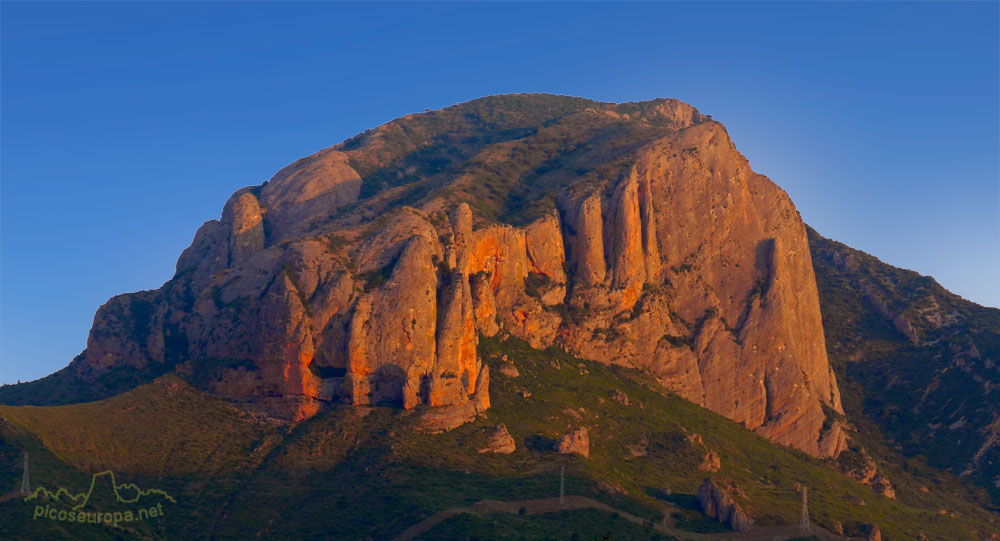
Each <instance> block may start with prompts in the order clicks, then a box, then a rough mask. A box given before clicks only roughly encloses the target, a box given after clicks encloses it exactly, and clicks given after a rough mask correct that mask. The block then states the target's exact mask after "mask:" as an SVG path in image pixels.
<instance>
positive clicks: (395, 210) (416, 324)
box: [60, 95, 844, 456]
mask: <svg viewBox="0 0 1000 541" xmlns="http://www.w3.org/2000/svg"><path fill="white" fill-rule="evenodd" d="M480 333H481V334H483V335H485V336H487V337H489V336H494V335H497V334H498V333H499V334H502V335H505V336H506V335H508V334H509V335H512V336H516V337H519V338H522V339H525V340H527V341H528V342H529V343H530V344H532V345H533V346H536V347H546V346H550V345H555V346H558V347H560V348H562V349H564V350H566V351H569V352H572V353H574V354H577V355H579V356H580V357H583V358H587V359H592V360H596V361H600V362H605V363H614V364H620V365H623V366H630V367H635V368H639V369H641V370H643V371H645V372H647V373H649V374H651V375H653V376H654V377H656V378H657V379H658V380H659V381H660V382H661V383H662V384H663V385H664V386H665V387H666V388H667V389H670V390H673V391H675V392H677V393H678V394H680V395H681V396H684V397H685V398H687V399H689V400H691V401H693V402H695V403H696V404H699V405H703V406H705V407H707V408H709V409H711V410H713V411H716V412H719V413H721V414H723V415H725V416H727V417H729V418H730V419H733V420H735V421H737V422H740V423H743V424H744V426H746V427H747V428H749V429H752V430H756V431H757V432H758V433H760V434H762V435H764V436H766V437H768V438H770V439H772V440H774V441H777V442H780V443H783V444H787V445H792V446H795V447H797V448H799V449H802V450H804V451H806V452H808V453H810V454H813V455H815V456H831V455H834V454H836V453H837V452H838V450H841V449H843V448H844V436H843V434H842V432H841V424H840V420H839V418H840V417H841V414H842V407H841V403H840V395H839V391H838V388H837V383H836V379H835V377H834V375H833V373H832V371H831V369H830V366H829V363H828V361H827V354H826V347H825V343H824V339H823V328H822V321H821V315H820V308H819V301H818V295H817V291H816V286H815V279H814V277H813V270H812V261H811V260H810V257H809V247H808V242H807V239H806V231H805V226H804V225H803V223H802V221H801V219H800V218H799V215H798V213H797V212H796V210H795V207H794V205H793V204H792V202H791V200H790V199H789V198H788V196H787V195H786V194H785V193H784V192H783V191H782V190H781V189H779V188H778V187H777V186H775V185H774V184H773V183H772V182H771V181H769V180H768V179H767V178H765V177H763V176H761V175H758V174H756V173H754V172H753V171H752V170H751V169H750V166H749V164H748V163H747V161H746V159H745V158H744V157H743V156H742V155H741V154H740V153H739V152H738V151H737V150H736V148H735V146H734V145H733V143H732V141H731V140H730V138H729V136H728V134H727V132H726V130H725V128H724V127H723V126H722V125H721V124H720V123H718V122H715V121H713V120H711V118H710V117H708V116H705V115H702V114H701V113H699V112H698V111H697V110H696V109H694V108H693V107H691V106H689V105H687V104H684V103H681V102H679V101H677V100H668V99H659V100H654V101H650V102H641V103H626V104H609V103H600V102H594V101H590V100H584V99H579V98H567V97H560V96H548V95H507V96H494V97H489V98H483V99H479V100H474V101H471V102H468V103H464V104H460V105H456V106H453V107H448V108H446V109H443V110H440V111H429V112H426V113H422V114H414V115H407V116H405V117H403V118H400V119H397V120H394V121H392V122H389V123H387V124H385V125H382V126H380V127H378V128H376V129H374V130H370V131H368V132H365V133H364V134H361V135H359V136H357V137H354V138H352V139H350V140H348V141H345V142H343V143H341V144H339V145H336V146H334V147H331V148H328V149H326V150H322V151H320V152H317V153H316V154H313V155H312V156H309V157H306V158H303V159H301V160H298V161H296V162H295V163H293V164H291V165H289V166H288V167H286V168H284V169H282V170H281V171H279V172H278V173H277V174H276V175H275V176H274V177H273V178H272V179H271V180H270V181H268V182H265V183H264V184H262V185H260V186H253V187H248V188H244V189H241V190H239V191H237V192H236V193H235V194H233V196H232V197H231V198H230V199H229V201H227V202H226V204H225V207H224V209H223V211H222V217H221V219H220V220H212V221H210V222H207V223H206V224H205V225H203V226H202V227H201V228H200V229H199V230H198V232H197V234H196V235H195V238H194V241H193V243H192V245H191V246H190V247H189V248H188V249H186V250H185V251H184V253H183V254H181V256H180V258H179V260H178V263H177V272H176V274H175V276H174V277H173V278H172V279H171V280H170V281H169V282H167V283H166V284H164V286H163V287H161V288H160V289H158V290H155V291H143V292H138V293H132V294H126V295H119V296H117V297H114V298H113V299H111V300H110V301H108V302H107V303H106V304H105V305H104V306H102V307H101V308H100V310H98V312H97V315H96V316H95V318H94V325H93V328H92V329H91V332H90V336H89V338H88V341H87V348H86V350H85V351H84V352H83V353H82V354H81V356H80V357H79V358H78V359H76V360H75V361H74V362H73V364H72V366H71V367H70V368H71V370H70V371H69V373H68V374H63V375H61V376H60V377H61V378H63V379H68V380H69V382H68V383H66V384H67V385H70V384H73V383H82V385H78V386H83V387H88V386H91V385H93V386H96V387H106V388H108V389H110V390H112V391H117V390H121V388H123V387H124V388H127V387H128V386H129V385H124V386H122V385H118V386H116V385H115V384H111V383H108V381H109V380H110V381H112V382H116V381H118V380H119V379H121V378H122V377H123V375H124V377H125V379H126V380H128V381H127V383H129V384H134V383H140V382H141V381H143V378H138V380H136V378H135V376H134V375H135V374H137V373H139V374H142V373H145V374H148V377H147V378H146V380H148V379H150V378H151V377H155V376H158V375H160V374H163V373H166V372H170V371H176V372H177V373H180V374H184V375H186V376H188V377H191V378H194V380H197V381H199V382H200V383H201V384H202V386H203V388H206V389H210V390H212V391H213V392H216V393H218V394H221V395H224V396H228V397H233V398H238V399H241V400H244V401H246V402H248V403H253V404H257V405H259V406H260V407H261V408H262V409H263V410H264V411H266V412H267V413H268V414H270V415H276V416H281V417H285V418H291V419H298V420H301V419H305V418H308V417H310V416H312V415H315V414H316V413H317V412H318V411H319V410H320V409H321V407H323V405H324V404H329V403H332V402H337V401H345V402H348V403H351V404H356V405H357V404H369V403H371V404H375V403H380V402H391V403H394V404H397V405H399V406H401V407H403V408H405V409H411V408H413V407H415V406H417V405H420V404H428V405H431V406H435V407H441V408H443V409H442V411H441V412H440V413H439V414H438V415H439V416H440V417H441V419H440V422H442V423H444V424H446V425H449V426H451V425H454V424H455V423H458V422H462V421H467V420H470V419H471V418H473V417H474V416H475V415H476V413H477V412H481V411H483V410H485V409H486V408H488V407H489V398H488V397H489V394H488V381H489V373H488V369H487V368H486V367H485V366H484V365H483V364H482V360H481V359H480V358H479V357H478V356H477V354H476V343H477V340H478V335H479V334H480ZM129 378H132V379H129Z"/></svg>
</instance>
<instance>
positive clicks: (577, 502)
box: [396, 496, 858, 541]
mask: <svg viewBox="0 0 1000 541" xmlns="http://www.w3.org/2000/svg"><path fill="white" fill-rule="evenodd" d="M521 507H524V508H525V510H526V511H527V514H529V515H537V514H541V513H554V512H557V511H563V510H569V511H571V510H574V509H601V510H603V511H608V512H611V513H618V515H619V516H620V517H621V518H623V519H625V520H627V521H629V522H632V523H635V524H640V525H643V524H645V523H646V519H643V518H640V517H637V516H635V515H632V514H629V513H626V512H625V511H621V510H619V509H615V508H614V507H611V506H609V505H607V504H604V503H601V502H599V501H597V500H594V499H591V498H587V497H585V496H566V503H565V505H563V504H560V503H559V498H544V499H539V500H519V501H515V502H504V501H499V500H481V501H478V502H476V503H474V504H472V505H470V506H467V507H452V508H451V509H445V510H444V511H439V512H437V513H434V514H433V515H431V516H429V517H427V518H425V519H424V520H421V521H420V522H418V523H416V524H414V525H413V526H410V527H409V528H407V529H406V530H405V531H404V532H403V533H401V534H399V535H398V536H397V537H396V541H410V540H411V539H415V538H416V537H417V536H419V535H421V534H423V533H426V532H428V531H430V530H431V528H433V527H434V526H437V525H438V524H440V523H442V522H444V521H445V520H448V519H449V518H451V517H453V516H456V515H460V514H462V513H471V514H474V515H489V514H492V513H511V514H517V512H518V510H519V509H520V508H521ZM666 516H669V513H668V514H667V515H665V517H664V518H666ZM653 528H655V529H656V531H658V532H660V533H663V534H667V535H671V536H674V537H676V538H677V539H683V540H688V541H707V540H711V539H719V540H746V541H772V540H773V541H783V540H786V539H793V538H796V537H806V536H809V535H813V536H816V537H818V538H819V539H823V540H830V541H834V540H836V541H846V540H850V539H858V538H849V537H842V536H839V535H834V534H832V533H829V532H827V531H826V530H823V529H821V528H819V527H816V526H814V527H813V529H812V531H811V532H809V533H804V532H802V531H801V530H800V529H799V528H798V526H775V527H762V528H755V529H754V530H753V531H750V532H746V533H738V532H730V533H718V534H699V533H692V532H684V531H679V530H675V529H674V528H672V527H670V526H669V525H668V524H666V523H665V521H660V522H655V523H653Z"/></svg>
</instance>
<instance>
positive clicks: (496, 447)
mask: <svg viewBox="0 0 1000 541" xmlns="http://www.w3.org/2000/svg"><path fill="white" fill-rule="evenodd" d="M516 450H517V444H516V443H515V442H514V438H513V437H512V436H511V435H510V432H508V431H507V426H506V425H504V424H503V423H501V424H499V425H497V427H496V429H495V430H494V431H493V433H492V434H491V435H490V441H489V443H488V444H487V445H486V447H484V448H483V449H480V450H479V452H480V453H500V454H504V455H509V454H511V453H513V452H514V451H516Z"/></svg>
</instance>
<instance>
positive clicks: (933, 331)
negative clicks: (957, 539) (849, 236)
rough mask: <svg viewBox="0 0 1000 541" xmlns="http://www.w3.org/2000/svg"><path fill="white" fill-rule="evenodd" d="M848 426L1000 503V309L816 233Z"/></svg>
mask: <svg viewBox="0 0 1000 541" xmlns="http://www.w3.org/2000/svg"><path fill="white" fill-rule="evenodd" d="M809 245H810V247H811V249H812V254H813V265H814V267H815V269H816V279H817V283H818V284H819V291H820V307H821V308H822V312H823V327H824V330H825V331H826V338H827V345H828V349H829V353H830V361H831V364H832V365H833V366H834V368H835V369H836V372H837V377H838V380H839V381H840V383H841V385H842V387H843V388H844V407H845V409H846V410H847V413H848V417H849V418H851V419H852V420H858V421H860V422H868V423H870V425H871V426H872V428H874V429H876V430H877V431H878V433H879V434H878V435H879V436H880V437H885V438H887V440H888V444H889V445H890V446H891V447H893V448H895V449H896V450H899V451H901V452H902V453H903V454H906V455H908V456H916V455H922V456H925V457H927V459H928V462H929V463H930V464H931V465H933V466H935V467H938V468H943V469H946V470H948V471H950V472H953V473H956V474H961V475H962V476H965V477H969V478H971V479H974V480H976V481H978V482H980V484H982V485H983V486H986V487H988V488H990V489H991V490H993V494H994V497H996V496H1000V310H997V309H996V308H987V307H984V306H980V305H978V304H975V303H973V302H969V301H967V300H965V299H962V298H961V297H959V296H958V295H955V294H953V293H951V292H949V291H947V290H946V289H944V288H943V287H941V286H940V285H939V284H938V283H937V282H935V281H934V279H933V278H930V277H927V276H921V275H919V274H917V273H915V272H912V271H908V270H904V269H899V268H896V267H893V266H891V265H887V264H885V263H883V262H881V261H879V260H878V259H876V258H875V257H872V256H871V255H869V254H866V253H864V252H861V251H859V250H854V249H852V248H849V247H848V246H845V245H844V244H841V243H839V242H836V241H832V240H829V239H826V238H823V237H822V236H821V235H819V234H818V233H816V231H814V230H812V229H810V230H809Z"/></svg>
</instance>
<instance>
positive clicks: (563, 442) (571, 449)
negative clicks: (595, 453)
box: [556, 426, 590, 457]
mask: <svg viewBox="0 0 1000 541" xmlns="http://www.w3.org/2000/svg"><path fill="white" fill-rule="evenodd" d="M556 451H559V453H561V454H564V455H569V454H572V453H576V454H578V455H580V456H584V457H589V456H590V435H589V434H588V433H587V428H586V427H582V426H581V427H579V428H575V429H573V431H572V432H570V433H569V434H565V435H563V437H561V438H559V442H558V443H556Z"/></svg>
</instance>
